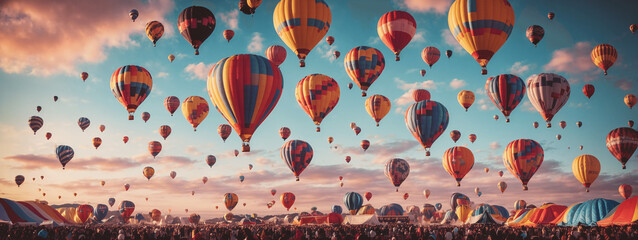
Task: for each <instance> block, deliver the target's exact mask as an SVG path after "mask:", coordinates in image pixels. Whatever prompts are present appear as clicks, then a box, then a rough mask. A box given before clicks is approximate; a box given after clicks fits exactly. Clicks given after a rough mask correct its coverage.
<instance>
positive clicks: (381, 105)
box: [365, 95, 392, 127]
mask: <svg viewBox="0 0 638 240" xmlns="http://www.w3.org/2000/svg"><path fill="white" fill-rule="evenodd" d="M365 107H366V111H367V112H368V115H370V117H372V119H374V121H375V122H376V123H377V127H378V126H379V122H380V121H381V119H383V117H385V115H387V114H388V113H389V112H390V108H392V102H390V99H388V98H387V97H385V96H383V95H372V96H370V97H368V99H366V105H365Z"/></svg>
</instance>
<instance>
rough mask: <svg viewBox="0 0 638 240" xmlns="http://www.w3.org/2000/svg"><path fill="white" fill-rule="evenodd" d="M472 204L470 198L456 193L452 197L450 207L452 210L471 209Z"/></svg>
mask: <svg viewBox="0 0 638 240" xmlns="http://www.w3.org/2000/svg"><path fill="white" fill-rule="evenodd" d="M471 204H472V202H471V201H470V198H469V197H468V196H466V195H465V194H462V193H458V192H455V193H452V196H450V207H452V209H456V207H458V206H467V207H469V206H470V205H471ZM437 208H438V207H437Z"/></svg>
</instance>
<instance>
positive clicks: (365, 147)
mask: <svg viewBox="0 0 638 240" xmlns="http://www.w3.org/2000/svg"><path fill="white" fill-rule="evenodd" d="M369 147H370V141H368V140H361V148H362V149H363V151H364V152H365V151H366V150H368V148H369Z"/></svg>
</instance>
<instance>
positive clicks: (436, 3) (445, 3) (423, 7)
mask: <svg viewBox="0 0 638 240" xmlns="http://www.w3.org/2000/svg"><path fill="white" fill-rule="evenodd" d="M394 2H395V3H397V4H398V5H399V6H400V7H402V8H407V9H408V10H411V11H415V12H422V13H425V12H435V13H438V14H446V13H447V12H448V11H449V10H450V5H451V4H452V1H451V0H394Z"/></svg>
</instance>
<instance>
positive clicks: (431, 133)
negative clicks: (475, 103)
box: [405, 100, 450, 156]
mask: <svg viewBox="0 0 638 240" xmlns="http://www.w3.org/2000/svg"><path fill="white" fill-rule="evenodd" d="M449 121H450V116H449V114H448V112H447V108H445V106H443V104H441V103H439V102H436V101H430V100H424V101H420V102H417V103H414V104H412V105H410V107H409V108H408V110H407V111H406V112H405V125H406V127H407V128H408V130H409V131H410V132H411V133H412V135H413V136H414V137H415V138H416V139H417V140H418V141H419V142H420V143H421V146H423V148H425V156H430V147H431V146H432V144H433V143H434V141H436V139H437V138H439V136H441V134H442V133H443V132H445V129H446V128H447V125H448V123H449Z"/></svg>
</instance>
